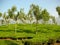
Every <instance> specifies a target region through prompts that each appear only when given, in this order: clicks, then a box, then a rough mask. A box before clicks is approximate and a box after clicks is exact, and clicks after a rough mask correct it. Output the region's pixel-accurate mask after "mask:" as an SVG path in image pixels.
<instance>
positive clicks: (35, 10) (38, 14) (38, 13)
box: [31, 4, 41, 34]
mask: <svg viewBox="0 0 60 45" xmlns="http://www.w3.org/2000/svg"><path fill="white" fill-rule="evenodd" d="M31 9H32V13H33V15H34V17H35V18H36V34H37V31H38V30H37V24H38V20H40V19H41V9H40V8H39V6H38V5H34V4H32V5H31Z"/></svg>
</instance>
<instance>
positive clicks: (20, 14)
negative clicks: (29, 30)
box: [18, 9, 26, 23]
mask: <svg viewBox="0 0 60 45" xmlns="http://www.w3.org/2000/svg"><path fill="white" fill-rule="evenodd" d="M18 18H19V19H20V20H21V21H22V22H23V23H25V21H24V20H26V16H25V13H24V9H20V12H19V16H18Z"/></svg>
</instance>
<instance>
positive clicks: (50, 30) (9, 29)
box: [0, 24, 60, 45]
mask: <svg viewBox="0 0 60 45" xmlns="http://www.w3.org/2000/svg"><path fill="white" fill-rule="evenodd" d="M15 27H16V28H15ZM36 32H37V34H36ZM0 37H13V38H19V37H33V38H32V39H27V41H30V42H41V43H42V42H48V41H49V39H53V40H54V41H56V40H60V25H50V24H44V25H43V24H38V26H37V30H36V24H9V25H3V26H0ZM24 41H25V40H24ZM9 42H11V41H6V40H2V41H1V40H0V44H1V45H5V44H6V45H8V43H9ZM12 42H14V41H12ZM20 42H21V41H20ZM17 44H18V42H17V43H16V45H17ZM10 45H15V44H10ZM18 45H19V44H18Z"/></svg>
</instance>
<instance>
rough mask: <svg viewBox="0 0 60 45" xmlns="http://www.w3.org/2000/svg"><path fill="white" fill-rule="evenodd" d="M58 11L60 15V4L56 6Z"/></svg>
mask: <svg viewBox="0 0 60 45" xmlns="http://www.w3.org/2000/svg"><path fill="white" fill-rule="evenodd" d="M56 11H57V12H58V14H59V16H60V6H58V7H56Z"/></svg>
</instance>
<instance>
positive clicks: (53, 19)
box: [50, 16, 56, 24]
mask: <svg viewBox="0 0 60 45" xmlns="http://www.w3.org/2000/svg"><path fill="white" fill-rule="evenodd" d="M50 18H51V19H52V21H53V23H54V24H56V21H55V17H54V16H50Z"/></svg>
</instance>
